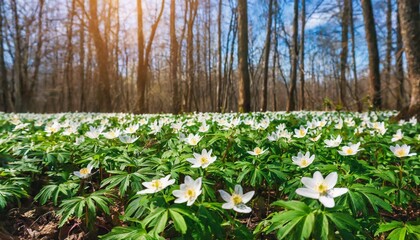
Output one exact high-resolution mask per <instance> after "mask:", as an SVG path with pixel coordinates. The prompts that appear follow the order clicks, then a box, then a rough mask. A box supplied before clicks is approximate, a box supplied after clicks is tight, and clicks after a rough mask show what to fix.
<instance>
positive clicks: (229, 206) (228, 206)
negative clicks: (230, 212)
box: [222, 202, 235, 209]
mask: <svg viewBox="0 0 420 240" xmlns="http://www.w3.org/2000/svg"><path fill="white" fill-rule="evenodd" d="M234 206H235V205H234V204H233V202H227V203H224V204H223V205H222V208H223V209H232V208H233V207H234Z"/></svg>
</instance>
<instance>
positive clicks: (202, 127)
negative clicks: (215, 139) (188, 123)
mask: <svg viewBox="0 0 420 240" xmlns="http://www.w3.org/2000/svg"><path fill="white" fill-rule="evenodd" d="M209 129H210V126H209V125H207V124H206V122H203V123H202V124H201V126H200V128H198V131H199V132H201V133H205V132H207V131H208V130H209Z"/></svg>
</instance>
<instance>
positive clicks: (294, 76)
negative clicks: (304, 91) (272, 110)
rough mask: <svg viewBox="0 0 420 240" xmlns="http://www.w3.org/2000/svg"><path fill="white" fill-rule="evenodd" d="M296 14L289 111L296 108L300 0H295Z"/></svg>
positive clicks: (294, 19) (294, 17)
mask: <svg viewBox="0 0 420 240" xmlns="http://www.w3.org/2000/svg"><path fill="white" fill-rule="evenodd" d="M293 8H294V11H293V12H294V16H293V36H292V38H293V42H292V50H291V51H290V53H291V56H290V57H291V58H292V61H291V63H292V66H291V72H290V88H289V93H288V95H289V98H288V100H289V101H288V102H287V108H286V110H287V111H288V112H290V111H294V110H296V82H297V68H298V54H299V53H298V51H299V50H298V31H299V29H298V28H299V26H298V25H299V23H298V17H299V12H298V9H299V0H294V7H293Z"/></svg>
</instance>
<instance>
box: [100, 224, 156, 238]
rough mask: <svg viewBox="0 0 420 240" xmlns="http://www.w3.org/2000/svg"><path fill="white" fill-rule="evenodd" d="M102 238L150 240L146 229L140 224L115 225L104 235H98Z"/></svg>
mask: <svg viewBox="0 0 420 240" xmlns="http://www.w3.org/2000/svg"><path fill="white" fill-rule="evenodd" d="M99 238H100V239H102V240H121V239H124V240H152V239H153V238H152V237H151V236H150V235H148V234H147V232H146V230H144V229H143V228H141V227H140V226H135V227H134V226H133V227H115V228H113V229H112V230H111V232H109V233H107V234H106V235H102V236H99Z"/></svg>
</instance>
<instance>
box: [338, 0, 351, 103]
mask: <svg viewBox="0 0 420 240" xmlns="http://www.w3.org/2000/svg"><path fill="white" fill-rule="evenodd" d="M349 1H351V0H344V2H343V5H344V6H343V10H342V20H341V54H340V103H341V105H342V106H343V107H346V108H347V103H346V82H347V80H346V70H347V54H348V45H349V34H348V29H349V27H348V25H349V21H348V19H349V12H350V11H349V4H350V3H349Z"/></svg>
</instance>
